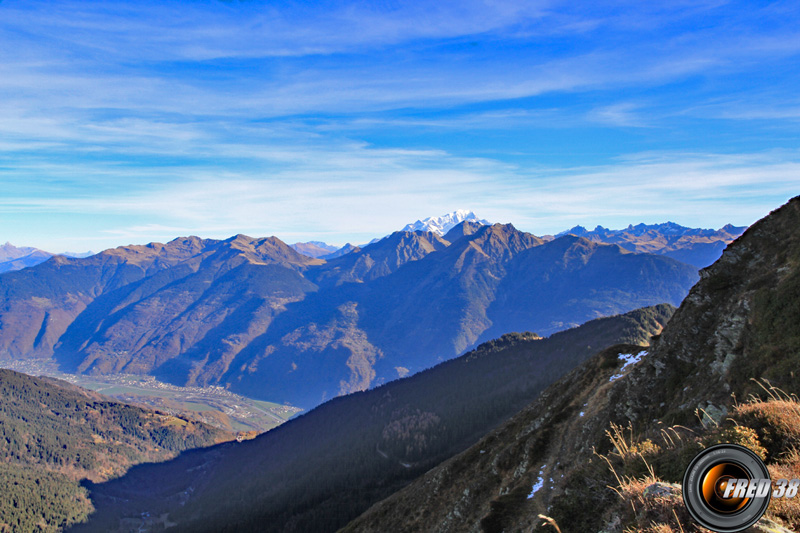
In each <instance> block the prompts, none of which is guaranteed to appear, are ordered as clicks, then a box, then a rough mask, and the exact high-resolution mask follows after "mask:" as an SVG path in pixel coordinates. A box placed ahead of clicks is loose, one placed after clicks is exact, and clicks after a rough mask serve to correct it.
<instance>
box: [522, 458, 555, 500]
mask: <svg viewBox="0 0 800 533" xmlns="http://www.w3.org/2000/svg"><path fill="white" fill-rule="evenodd" d="M545 468H547V465H542V468H540V469H539V477H538V479H537V480H536V483H534V484H533V487H531V493H530V494H528V499H529V500H530V499H531V498H533V495H534V494H536V491H538V490H539V489H541V488H542V487H544V477H542V476H543V474H544V469H545ZM550 481H552V479H551V480H550Z"/></svg>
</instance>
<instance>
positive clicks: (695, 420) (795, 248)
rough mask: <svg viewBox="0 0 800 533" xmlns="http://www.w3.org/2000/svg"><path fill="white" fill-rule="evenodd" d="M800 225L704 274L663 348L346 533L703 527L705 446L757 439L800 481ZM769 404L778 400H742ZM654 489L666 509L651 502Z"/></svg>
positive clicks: (627, 355)
mask: <svg viewBox="0 0 800 533" xmlns="http://www.w3.org/2000/svg"><path fill="white" fill-rule="evenodd" d="M798 225H800V197H797V198H794V199H792V200H790V202H789V203H787V204H786V205H784V206H783V207H781V208H780V209H777V210H775V211H773V212H772V213H771V214H770V215H768V216H767V217H765V218H764V219H762V220H760V221H759V222H757V223H756V224H754V225H753V226H752V227H751V228H749V229H748V230H747V231H746V232H745V233H744V234H743V235H742V236H741V237H739V238H738V239H737V240H736V241H734V243H733V244H732V245H731V246H730V247H728V249H727V250H726V251H725V252H724V254H723V256H722V257H721V258H720V259H719V260H718V261H717V262H715V263H714V264H713V265H712V266H711V267H709V268H707V269H704V270H703V271H702V277H701V280H700V281H699V282H698V283H697V284H696V285H695V286H694V287H693V288H692V290H691V291H690V293H689V295H688V296H687V297H686V299H685V300H684V302H683V303H682V304H681V306H680V307H679V308H678V310H677V311H676V312H675V314H674V315H673V317H672V319H671V320H670V322H669V323H668V324H667V326H666V327H665V328H664V331H663V332H662V333H661V334H660V335H658V336H657V337H654V339H653V342H652V344H651V346H650V348H649V349H647V350H641V351H639V350H637V349H635V348H634V347H624V346H622V347H612V348H609V349H607V350H605V351H603V352H601V353H599V354H597V355H595V356H594V357H592V358H591V359H590V360H588V361H587V362H585V363H583V364H582V365H581V366H579V367H578V368H576V369H575V370H573V371H572V372H570V373H569V374H567V375H566V376H565V377H563V378H562V379H561V380H559V381H558V382H556V383H555V384H553V385H552V386H551V387H549V388H548V389H547V390H546V391H545V392H543V393H542V394H541V396H540V397H539V398H538V399H537V400H536V401H535V402H533V403H531V404H529V405H528V406H527V407H525V408H524V409H523V410H521V411H520V412H519V413H518V414H516V415H515V416H514V417H512V418H511V419H510V420H509V421H508V422H506V423H505V424H502V425H501V426H499V427H498V428H497V429H495V430H494V431H492V432H490V433H489V434H487V435H486V436H485V437H484V438H483V439H482V440H481V441H480V442H478V443H476V444H475V445H474V446H472V447H471V448H469V449H467V450H465V451H464V452H462V453H461V454H459V455H458V456H455V457H453V458H451V459H449V460H448V461H446V462H444V463H442V464H440V465H439V466H437V467H436V468H434V469H432V470H430V471H429V472H427V473H426V474H425V475H424V476H422V477H420V478H419V479H418V480H416V481H415V482H413V483H412V484H410V485H408V486H407V487H406V488H404V489H402V490H401V491H398V492H397V493H395V494H394V495H392V496H391V497H389V498H387V499H385V500H383V501H382V502H380V503H378V504H376V505H375V506H373V507H372V508H371V509H370V510H368V511H367V512H366V513H364V514H363V515H362V516H361V517H359V518H358V519H356V520H354V521H353V522H351V523H350V524H349V525H348V526H347V527H345V528H343V529H342V531H343V532H345V533H354V532H367V531H378V530H381V531H385V530H391V531H415V530H436V531H442V532H460V531H485V532H491V533H493V532H500V531H503V530H505V531H517V530H520V531H534V532H537V533H538V532H540V531H541V532H544V531H552V527H551V525H546V524H543V523H542V520H541V519H540V518H539V516H540V515H541V514H542V513H546V514H547V515H548V516H550V517H552V518H553V519H554V520H555V522H556V523H558V525H559V527H560V528H561V529H562V530H563V531H600V530H603V531H607V532H613V533H621V532H622V531H656V530H659V531H677V530H679V529H680V530H685V531H695V530H696V529H695V528H693V526H691V518H690V517H689V516H688V513H687V511H686V509H685V507H684V506H683V504H682V500H681V499H680V488H679V485H668V484H667V483H666V482H671V483H680V481H681V479H682V476H683V473H684V471H685V469H686V467H687V465H688V462H689V461H690V460H691V458H692V457H693V456H694V455H695V454H696V453H697V452H699V451H700V450H701V449H703V448H705V447H708V446H710V445H713V444H716V443H720V442H735V443H741V444H744V445H747V446H748V447H750V448H754V449H757V450H762V451H761V452H760V453H763V454H764V457H765V459H766V460H767V462H768V464H769V466H770V470H771V471H777V470H774V469H786V468H788V469H790V471H791V469H793V468H794V469H795V470H794V472H796V468H797V463H796V461H795V462H794V463H792V459H791V454H790V453H789V452H790V450H791V448H792V447H793V446H797V444H798V443H800V428H798V427H797V426H796V425H794V426H792V425H787V424H791V423H788V422H787V423H786V424H784V423H778V422H777V420H778V419H780V418H781V417H787V416H788V417H791V416H793V415H792V413H793V412H794V411H793V410H797V409H798V407H797V404H796V401H795V400H796V396H795V397H794V398H795V400H792V396H791V395H792V394H796V393H797V392H798V391H800V382H799V381H798V379H800V378H798V376H797V375H795V373H794V372H793V371H790V370H789V369H794V368H796V367H797V365H798V364H799V363H800V360H798V355H797V353H798V352H797V350H796V347H797V346H798V345H800V328H798V326H797V324H798V323H800V320H798V319H800V309H798V307H797V304H796V302H797V301H800V300H798V298H800V268H799V267H798V265H800V239H799V238H798V236H797V232H796V228H797V227H798ZM637 351H638V353H637ZM627 361H632V364H630V365H628V363H627ZM625 367H627V368H625ZM764 379H766V380H768V381H766V382H765V381H763V380H764ZM758 383H761V384H762V385H763V387H764V388H761V386H760V385H758ZM765 392H766V393H768V394H769V395H770V397H769V398H768V401H765V400H760V401H758V400H754V399H751V400H750V402H749V403H748V402H745V403H743V402H742V399H744V398H748V397H750V398H754V396H749V395H761V396H762V398H763V395H764V394H765ZM654 393H655V394H656V395H655V396H654ZM770 402H774V403H770ZM792 402H794V403H792ZM778 413H781V414H778ZM609 424H614V425H609ZM615 428H616V429H615ZM665 432H666V434H667V436H665ZM781 439H783V440H781ZM626 454H629V455H626ZM626 457H628V458H626ZM642 459H644V461H645V464H646V465H649V466H648V467H645V464H643V462H642ZM611 468H614V469H615V470H613V471H612V470H611ZM648 468H650V470H649V471H648ZM785 471H786V470H783V472H785ZM659 479H663V480H664V481H665V482H664V483H661V482H660V481H659ZM645 487H648V488H647V489H645ZM675 487H677V488H675ZM612 488H613V489H614V490H616V491H617V492H614V490H612ZM654 488H659V489H661V490H663V491H667V492H666V493H663V492H662V494H664V495H666V497H665V498H664V499H662V500H658V499H657V498H655V497H654V496H652V495H650V496H648V491H650V490H653V489H654ZM631 505H634V506H635V511H634V512H633V513H631ZM768 514H769V515H770V517H769V519H768V520H769V521H766V520H765V524H764V525H763V527H760V526H756V528H755V529H753V530H752V531H758V532H765V531H781V532H788V531H790V529H787V528H785V527H782V526H781V525H779V524H776V523H775V522H771V521H772V520H783V521H784V522H783V523H784V524H787V525H789V526H790V527H792V526H794V527H796V526H797V524H798V523H800V521H798V515H797V510H796V508H789V509H787V508H785V507H784V508H781V507H773V506H771V507H770V510H769V513H768ZM690 528H691V529H690ZM748 531H750V530H748Z"/></svg>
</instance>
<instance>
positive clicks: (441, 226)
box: [401, 209, 490, 235]
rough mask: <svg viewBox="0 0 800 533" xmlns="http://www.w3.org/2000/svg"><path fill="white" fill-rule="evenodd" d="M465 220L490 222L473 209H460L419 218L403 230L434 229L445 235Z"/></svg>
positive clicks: (486, 223) (486, 224)
mask: <svg viewBox="0 0 800 533" xmlns="http://www.w3.org/2000/svg"><path fill="white" fill-rule="evenodd" d="M465 220H468V221H470V222H477V223H478V224H483V225H484V226H488V225H489V224H490V223H489V221H488V220H484V219H479V218H478V216H477V215H476V214H475V213H473V212H472V211H467V210H465V209H458V210H456V211H453V212H452V213H447V214H446V215H442V216H440V217H428V218H426V219H425V220H417V221H416V222H414V223H413V224H407V225H406V226H405V227H404V228H403V229H402V230H401V231H433V232H434V233H438V234H439V235H444V234H445V233H447V232H448V231H450V230H451V229H453V228H454V227H455V226H457V225H459V224H460V223H462V222H463V221H465Z"/></svg>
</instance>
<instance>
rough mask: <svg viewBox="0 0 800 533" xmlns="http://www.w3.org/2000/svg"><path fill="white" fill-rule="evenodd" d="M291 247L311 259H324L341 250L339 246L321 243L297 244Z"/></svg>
mask: <svg viewBox="0 0 800 533" xmlns="http://www.w3.org/2000/svg"><path fill="white" fill-rule="evenodd" d="M289 246H291V247H292V248H293V249H294V250H295V251H297V252H300V253H301V254H303V255H307V256H309V257H324V256H327V255H330V254H332V253H333V252H335V251H336V250H340V249H341V248H340V247H339V246H332V245H330V244H325V243H324V242H321V241H308V242H296V243H294V244H290V245H289Z"/></svg>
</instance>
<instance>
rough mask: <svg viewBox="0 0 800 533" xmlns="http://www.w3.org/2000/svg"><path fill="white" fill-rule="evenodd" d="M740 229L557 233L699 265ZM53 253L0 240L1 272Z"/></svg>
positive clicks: (430, 222)
mask: <svg viewBox="0 0 800 533" xmlns="http://www.w3.org/2000/svg"><path fill="white" fill-rule="evenodd" d="M465 221H466V222H473V223H476V224H479V225H490V224H491V223H490V222H489V221H487V220H485V219H481V218H478V216H477V215H476V214H475V213H473V212H472V211H467V210H465V209H458V210H456V211H453V212H452V213H447V214H445V215H442V216H439V217H428V218H426V219H424V220H417V221H416V222H414V223H412V224H406V226H405V227H403V229H402V230H401V231H404V232H414V231H422V232H432V233H436V234H438V235H439V236H443V235H444V234H445V233H447V232H449V231H450V230H451V229H453V228H454V227H455V226H457V225H458V224H460V223H461V222H465ZM745 229H746V228H745V227H738V226H732V225H730V224H728V225H726V226H723V227H722V228H720V229H718V230H710V229H699V228H687V227H685V226H681V225H678V224H675V223H674V222H666V223H664V224H652V225H646V224H637V225H636V226H633V225H629V226H628V227H627V228H625V229H622V230H610V229H608V228H604V227H602V226H597V227H596V228H595V229H594V230H592V231H589V230H587V229H586V228H584V227H583V226H575V227H574V228H572V229H570V230H567V231H564V232H561V233H559V234H558V236H564V235H568V234H572V235H576V236H578V237H585V238H587V239H589V240H592V241H595V242H601V243H605V244H618V245H620V246H621V247H622V248H624V249H626V250H630V251H632V252H646V253H653V254H661V255H666V256H668V257H672V258H674V259H677V260H679V261H682V262H684V263H688V264H690V265H694V266H696V267H697V268H704V267H706V266H708V265H710V264H711V263H713V262H714V261H716V260H717V259H718V258H719V256H720V255H722V250H724V249H725V246H726V245H728V244H729V243H730V242H731V241H733V240H734V239H735V238H736V237H738V236H739V235H741V234H742V232H743V231H744V230H745ZM383 238H385V237H383ZM379 240H381V238H376V239H373V240H372V241H370V242H369V244H374V243H376V242H378V241H379ZM545 240H550V238H549V237H545ZM289 246H291V247H292V248H293V249H294V250H295V251H297V252H299V253H301V254H303V255H306V256H308V257H313V258H319V259H335V258H337V257H340V256H342V255H346V254H349V253H350V252H353V251H358V250H360V249H361V247H359V246H357V245H353V244H350V243H347V244H345V245H344V246H334V245H331V244H327V243H325V242H322V241H308V242H297V243H294V244H290V245H289ZM93 254H94V253H93V252H85V253H72V252H64V253H62V254H59V255H64V256H67V257H88V256H90V255H93ZM53 255H55V254H51V253H49V252H45V251H43V250H39V249H37V248H30V247H20V248H17V247H15V246H13V245H12V244H11V243H8V242H7V243H6V244H5V245H3V246H0V273H3V272H9V271H12V270H20V269H22V268H26V267H29V266H34V265H37V264H39V263H41V262H43V261H46V260H47V259H49V258H50V257H51V256H53Z"/></svg>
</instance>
